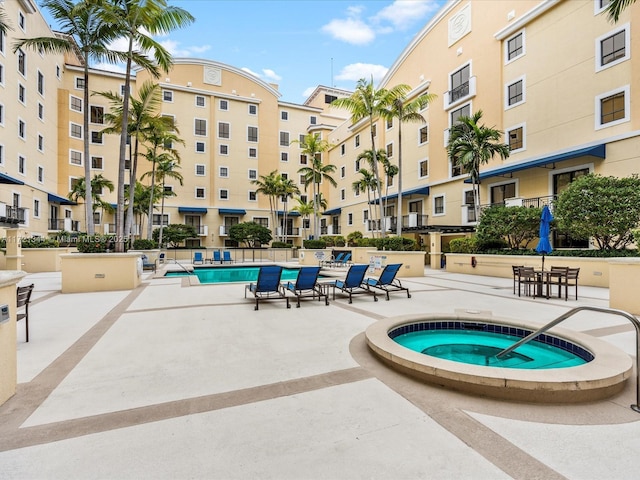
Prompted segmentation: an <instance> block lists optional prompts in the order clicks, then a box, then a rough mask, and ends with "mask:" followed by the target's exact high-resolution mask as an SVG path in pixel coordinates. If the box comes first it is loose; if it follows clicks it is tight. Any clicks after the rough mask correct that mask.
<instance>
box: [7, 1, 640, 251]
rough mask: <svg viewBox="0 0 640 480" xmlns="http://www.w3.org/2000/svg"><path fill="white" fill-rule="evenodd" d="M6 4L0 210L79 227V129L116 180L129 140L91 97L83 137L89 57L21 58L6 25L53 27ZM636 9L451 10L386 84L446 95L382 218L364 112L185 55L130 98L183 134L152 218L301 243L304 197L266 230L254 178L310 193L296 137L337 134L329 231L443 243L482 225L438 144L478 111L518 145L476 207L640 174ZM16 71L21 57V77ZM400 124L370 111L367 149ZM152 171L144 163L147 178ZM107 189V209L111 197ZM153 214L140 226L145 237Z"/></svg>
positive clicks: (53, 225)
mask: <svg viewBox="0 0 640 480" xmlns="http://www.w3.org/2000/svg"><path fill="white" fill-rule="evenodd" d="M5 10H6V12H7V16H8V18H9V19H10V20H11V21H12V22H13V23H15V24H19V22H20V21H21V18H23V17H24V25H25V29H24V31H20V30H19V29H16V30H14V31H10V32H8V35H7V36H6V37H4V38H3V43H2V50H1V51H0V64H1V65H2V71H3V72H4V75H3V79H2V81H3V87H4V88H2V89H0V104H2V106H3V108H2V112H3V118H2V122H0V133H1V134H2V137H0V147H1V148H2V150H1V153H2V156H1V157H0V181H1V182H2V184H0V214H1V213H2V211H1V210H2V209H3V208H4V209H5V212H6V210H7V209H8V210H9V212H10V213H12V212H13V210H12V209H15V208H19V212H20V215H23V218H21V219H20V223H19V227H20V229H21V230H23V231H24V235H29V236H32V235H38V236H47V235H51V234H54V233H56V232H59V231H61V230H64V231H80V232H82V231H84V229H85V226H84V212H83V208H82V205H74V204H73V203H74V202H70V201H68V200H67V195H68V193H69V191H70V190H71V189H72V187H73V182H74V181H76V179H77V178H81V177H82V176H83V175H84V162H85V161H86V159H84V158H82V139H83V135H85V134H88V135H90V138H91V158H90V159H89V161H90V162H91V166H92V171H93V174H98V173H100V174H102V175H103V176H104V177H106V178H108V179H110V180H112V181H113V182H114V183H115V182H116V180H117V171H118V155H117V152H118V144H119V138H118V136H117V135H106V134H105V135H102V134H100V130H102V129H103V128H104V127H105V126H106V125H105V124H104V118H103V115H104V113H106V112H108V111H109V103H108V102H107V101H106V99H104V98H103V97H100V96H98V95H93V96H92V97H91V100H90V105H89V108H90V111H91V124H90V129H89V130H90V131H89V132H87V133H85V132H82V112H83V109H84V108H86V106H85V105H83V104H82V103H83V102H82V83H81V79H82V68H81V66H80V65H79V64H78V62H74V61H73V60H72V59H67V61H66V62H65V61H64V59H63V58H61V57H56V56H51V55H40V54H39V53H38V52H33V51H27V52H23V53H22V54H23V55H25V56H26V64H25V65H26V67H25V66H24V65H23V67H21V66H20V65H21V60H20V58H19V56H18V55H19V52H18V54H14V53H13V52H12V49H11V48H10V44H11V43H12V37H14V38H16V37H17V38H19V37H21V36H43V35H49V34H50V33H51V32H50V31H49V29H48V27H47V25H46V23H45V22H44V20H43V18H42V16H41V14H40V13H39V12H38V10H37V7H36V6H35V4H34V2H31V1H30V0H18V1H16V2H5ZM638 18H640V4H637V3H636V4H633V5H631V6H630V7H629V8H628V9H627V10H626V11H625V12H623V14H622V16H621V18H620V20H619V22H618V23H616V24H612V23H611V22H609V21H608V20H607V18H606V14H605V13H603V5H602V1H601V0H542V1H541V0H521V1H518V2H504V1H501V0H483V1H481V2H480V1H458V0H452V1H450V2H448V3H447V4H445V5H444V6H443V8H442V9H441V10H440V11H439V12H438V13H437V14H436V15H435V16H434V17H433V19H432V20H431V21H430V22H429V23H428V24H427V25H425V26H424V28H423V29H422V30H421V31H420V32H419V33H418V34H417V35H416V37H415V38H414V39H413V40H412V41H411V42H410V43H409V44H408V45H407V47H406V48H405V50H404V51H403V52H402V53H401V54H400V56H399V57H398V59H397V60H396V62H395V63H394V64H393V65H392V66H391V68H390V69H389V71H388V73H387V75H386V77H385V78H384V79H383V80H382V82H381V83H380V85H379V87H383V88H391V87H393V86H395V85H397V84H401V83H402V84H407V85H408V86H409V87H410V89H411V90H410V92H409V94H408V98H409V99H411V98H415V97H417V96H418V95H422V94H425V93H430V94H434V95H436V98H435V100H433V101H432V102H431V103H430V104H429V106H428V107H427V108H425V109H424V110H423V111H422V112H421V114H422V115H423V117H424V119H425V122H424V123H421V122H419V123H403V124H402V125H401V131H402V170H401V173H400V175H401V176H402V205H401V207H402V208H401V210H400V216H398V210H397V205H396V202H397V198H398V183H399V182H398V176H396V177H394V178H392V179H384V181H383V186H382V195H383V197H385V201H384V203H385V209H384V212H383V218H382V220H381V221H378V216H379V215H378V206H377V205H376V204H375V203H374V204H372V203H371V197H370V195H369V194H368V192H366V191H362V190H361V189H357V188H354V186H353V184H354V182H357V181H358V180H359V179H360V174H359V173H358V170H359V169H360V168H362V167H364V168H369V167H368V165H367V164H366V162H365V161H364V160H359V159H358V156H359V155H361V154H363V153H364V152H365V151H367V150H369V149H371V147H372V145H371V134H370V129H369V125H368V122H367V121H364V120H363V121H360V122H358V123H356V124H352V122H351V121H350V120H349V117H350V115H349V113H348V112H346V111H344V110H340V109H336V108H335V107H332V106H331V101H333V100H334V99H335V98H339V97H344V96H348V95H349V94H350V92H347V91H344V90H340V89H336V88H332V87H325V86H319V87H318V88H317V89H316V90H315V91H314V92H313V93H312V95H311V96H310V97H309V98H308V100H307V101H306V102H305V103H304V104H295V103H289V102H286V101H284V100H283V99H281V96H280V93H279V92H278V87H277V85H273V84H268V83H265V82H263V81H262V80H260V79H258V78H257V77H255V76H253V75H250V74H248V73H247V72H245V71H243V70H241V69H238V68H236V67H233V66H230V65H225V64H222V63H218V62H215V61H212V60H201V59H183V58H177V59H175V61H174V65H173V68H172V69H171V71H170V72H168V73H166V74H163V75H162V76H161V77H160V78H158V79H153V78H152V77H150V76H149V74H148V73H147V72H146V71H142V70H140V71H137V72H136V78H135V82H134V86H133V88H132V93H133V96H134V97H135V96H136V95H137V93H138V90H139V88H140V86H141V85H142V84H143V83H144V82H145V81H148V80H152V81H154V82H156V83H158V84H159V85H160V88H161V92H162V103H161V107H160V113H161V114H162V115H167V116H171V117H172V118H173V119H174V121H175V123H176V126H177V130H178V132H179V137H180V138H182V139H183V140H184V145H178V144H176V145H174V147H175V148H176V149H177V150H178V151H179V153H180V164H179V168H178V170H177V171H179V173H180V174H181V176H182V184H180V182H178V181H177V180H175V179H171V178H167V179H166V180H165V189H170V190H171V191H172V192H173V193H174V194H175V196H172V197H167V198H166V200H165V207H164V211H163V212H161V211H160V208H159V205H158V208H157V209H156V210H155V211H154V215H153V216H152V218H151V219H150V221H151V222H152V225H153V228H157V227H158V226H159V225H160V223H161V222H163V223H165V224H173V223H179V224H190V225H193V226H194V227H196V231H197V232H198V237H197V238H195V239H193V240H192V241H190V242H189V244H190V245H192V246H197V245H200V246H208V247H224V246H234V244H233V242H231V241H230V239H229V237H228V229H229V227H230V226H232V225H234V224H236V223H239V222H245V221H256V222H258V223H261V224H263V225H265V226H268V227H269V228H271V229H272V230H275V231H276V232H277V234H278V236H277V239H279V240H280V239H284V238H285V235H286V239H287V240H288V241H293V243H294V244H295V245H301V244H302V240H303V238H305V237H307V236H309V234H310V233H311V231H310V229H309V228H308V227H309V222H308V219H307V220H305V219H303V218H301V217H300V216H297V215H295V213H294V214H293V215H288V216H287V221H286V224H285V223H284V215H282V213H283V212H284V211H287V212H291V211H292V208H293V207H294V206H295V205H297V201H296V200H295V199H289V201H288V202H287V203H286V204H284V203H282V202H280V203H279V206H278V211H279V215H278V219H277V221H276V225H273V219H272V218H271V217H270V209H269V201H268V199H267V198H266V197H265V196H263V195H260V194H257V193H256V191H255V190H256V188H257V187H256V185H255V184H254V183H252V182H253V180H257V179H258V180H259V179H260V177H261V176H264V175H268V174H269V173H270V172H272V171H277V172H279V173H280V174H282V175H283V176H286V177H287V178H289V179H292V180H293V181H294V182H296V183H297V184H298V185H299V188H300V190H301V195H302V196H303V200H311V197H312V195H311V188H310V187H309V190H308V191H305V189H304V187H303V186H302V179H301V178H300V174H299V172H298V170H299V169H300V168H301V167H304V166H306V165H307V162H308V159H306V158H305V157H304V156H303V155H301V147H300V144H299V141H300V140H301V139H302V138H303V137H304V135H306V134H308V133H317V134H319V135H321V137H322V139H324V140H327V141H328V142H329V143H330V144H331V145H332V147H331V149H330V150H329V151H328V152H327V153H325V154H323V161H324V162H325V163H330V164H333V165H335V167H336V170H335V173H334V174H333V177H334V179H335V180H336V182H337V184H338V185H337V187H336V188H333V187H331V186H330V185H329V184H328V182H323V183H322V185H321V190H322V194H323V196H324V198H326V199H327V202H328V208H327V211H326V212H325V214H324V215H323V216H322V217H321V231H320V233H321V235H337V234H339V235H342V236H345V237H346V236H347V235H348V234H349V233H352V232H355V231H360V232H362V233H363V234H364V236H369V237H371V236H377V235H379V234H380V230H381V229H384V230H385V231H386V232H387V233H388V234H395V231H396V225H397V224H398V222H401V225H402V233H403V235H406V236H410V237H412V238H415V239H417V240H418V241H420V243H421V244H424V245H425V246H427V245H429V235H433V234H437V235H442V236H443V238H444V241H445V243H446V241H447V239H448V238H452V237H455V236H460V235H465V234H468V233H469V232H472V231H473V230H474V227H475V225H476V221H475V218H474V211H473V208H472V205H473V196H472V186H471V184H470V183H468V176H467V175H466V174H464V173H462V172H460V171H457V170H456V169H455V168H454V167H453V166H452V165H451V162H450V161H449V159H448V157H447V152H446V144H447V139H448V132H449V129H450V127H451V126H452V125H453V124H454V123H455V122H456V120H457V118H458V117H459V116H461V115H471V114H473V113H474V112H476V111H478V110H482V112H483V117H482V123H484V124H486V125H487V126H491V127H495V128H497V129H499V130H501V131H503V132H504V142H505V143H507V144H508V145H509V146H510V149H511V154H510V156H509V158H508V159H506V160H504V161H503V160H501V159H499V158H494V159H492V160H491V161H490V162H489V163H488V164H486V165H483V166H482V167H481V171H480V179H481V185H480V203H481V204H483V205H486V204H494V203H505V204H507V205H532V206H541V205H544V204H548V203H550V202H551V201H552V200H553V198H554V196H556V195H557V194H558V193H560V192H561V191H562V189H563V188H565V187H566V185H567V184H568V183H569V182H571V181H572V180H573V179H575V178H576V177H578V176H580V175H583V174H584V173H589V172H593V173H598V174H602V175H615V176H628V175H631V174H633V173H638V172H639V171H640V168H639V161H638V160H639V159H638V153H637V152H638V151H639V148H638V147H640V120H639V117H640V111H639V109H640V107H639V106H638V104H637V103H638V102H633V101H632V98H634V97H635V96H637V94H636V92H637V91H638V88H640V85H639V82H640V77H639V76H638V75H635V76H634V75H633V72H634V71H638V66H637V63H638V61H637V60H634V56H633V53H634V52H636V51H638V49H639V48H640V45H638V42H640V40H639V39H640V32H638V29H639V28H640V21H639V20H637V19H638ZM634 30H635V31H634ZM636 56H637V55H636ZM23 64H24V62H23ZM634 64H636V67H635V68H634V66H633V65H634ZM20 68H26V69H25V73H24V74H23V73H21V72H20ZM16 70H17V72H18V73H17V74H15V73H14V71H16ZM79 80H80V83H79ZM20 85H22V86H23V87H24V89H25V92H26V94H25V96H24V97H20V92H21V91H22V90H21V87H20ZM89 85H90V88H91V90H92V91H113V92H121V91H122V88H123V86H124V76H123V75H121V74H116V73H111V72H104V71H99V70H91V77H90V83H89ZM40 90H42V92H40ZM39 115H43V118H40V117H39ZM21 122H22V123H21ZM22 124H24V125H23V127H21V125H22ZM78 127H80V128H78ZM21 129H22V130H21ZM399 130H400V125H398V121H397V119H395V120H393V121H391V122H387V121H382V120H378V121H377V122H376V127H375V137H374V141H375V148H376V149H381V148H382V149H385V150H386V151H387V154H388V157H389V160H390V162H391V163H392V164H395V165H397V164H398V161H399V158H398V156H399V150H400V148H399V144H398V142H399ZM15 132H18V135H17V138H18V140H16V135H15ZM21 132H23V134H24V138H22V137H21V136H20V135H21ZM41 137H42V139H41ZM21 158H22V159H23V160H21ZM150 169H151V165H150V163H149V162H148V161H147V160H145V159H144V158H142V157H140V158H139V160H138V178H139V177H140V175H141V174H142V173H144V172H147V171H149V170H150ZM143 182H148V179H147V180H143ZM102 193H103V198H104V199H105V200H106V201H108V202H110V203H112V204H114V205H115V202H116V196H115V192H113V193H110V192H108V191H104V192H102ZM94 218H95V220H96V223H97V225H96V231H97V232H104V233H114V230H115V228H114V225H113V222H114V215H113V213H110V212H108V211H102V210H97V211H96V213H95V215H94ZM146 221H147V220H146V218H145V219H144V221H143V223H142V225H139V226H137V227H136V228H137V230H136V229H134V233H136V234H137V235H139V236H141V237H142V238H144V237H145V234H146ZM554 246H555V247H556V248H558V247H563V246H582V247H586V246H588V244H575V243H573V241H572V240H571V239H569V238H567V237H565V236H562V235H561V234H559V235H556V237H555V238H554Z"/></svg>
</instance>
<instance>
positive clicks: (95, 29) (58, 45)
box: [13, 0, 144, 235]
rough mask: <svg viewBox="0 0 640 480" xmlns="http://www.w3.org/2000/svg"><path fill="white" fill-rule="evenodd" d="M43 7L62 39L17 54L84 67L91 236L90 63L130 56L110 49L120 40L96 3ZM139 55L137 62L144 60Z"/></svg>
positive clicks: (25, 43) (33, 43)
mask: <svg viewBox="0 0 640 480" xmlns="http://www.w3.org/2000/svg"><path fill="white" fill-rule="evenodd" d="M41 6H42V7H44V8H45V9H47V10H48V11H49V15H51V17H52V18H53V19H54V20H55V21H56V23H57V24H58V25H59V28H60V35H55V36H53V37H36V38H21V39H18V40H17V41H16V42H15V43H14V45H13V51H14V53H15V52H16V51H17V50H18V49H19V48H23V47H26V48H33V49H38V50H42V51H44V52H46V53H61V54H73V55H77V56H79V57H80V58H79V60H80V62H81V63H82V65H83V67H84V87H83V90H84V103H83V127H82V128H83V134H84V154H83V155H84V178H85V185H87V190H88V192H87V198H86V203H85V221H86V225H87V233H88V234H89V235H93V234H94V232H95V226H94V223H93V207H92V205H91V203H92V199H93V195H91V162H90V158H91V157H90V156H89V145H90V143H89V115H90V109H89V63H90V62H92V61H96V62H101V61H107V62H110V63H116V62H118V61H123V60H124V59H125V58H126V56H125V55H124V54H123V53H122V52H117V51H114V50H111V49H109V47H108V45H109V43H111V42H112V41H113V40H115V39H116V38H117V34H116V33H115V32H114V29H113V28H112V26H111V25H110V24H109V23H108V22H105V21H104V19H102V18H101V15H100V14H101V8H100V4H99V2H98V1H96V0H85V1H80V2H78V1H77V0H43V1H42V2H41ZM139 57H140V56H139V55H137V54H136V55H135V58H136V62H137V61H142V62H143V63H142V64H141V65H143V66H144V59H141V58H139Z"/></svg>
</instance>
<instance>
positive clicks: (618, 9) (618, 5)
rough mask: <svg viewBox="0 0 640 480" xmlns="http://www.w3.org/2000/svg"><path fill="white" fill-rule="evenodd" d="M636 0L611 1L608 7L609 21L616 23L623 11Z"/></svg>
mask: <svg viewBox="0 0 640 480" xmlns="http://www.w3.org/2000/svg"><path fill="white" fill-rule="evenodd" d="M635 2H636V0H611V1H610V2H609V5H608V6H607V10H606V11H607V17H608V18H609V20H611V21H613V22H614V23H616V22H617V21H618V19H619V18H620V14H621V13H622V11H623V10H626V9H627V8H629V7H630V6H631V4H633V3H635Z"/></svg>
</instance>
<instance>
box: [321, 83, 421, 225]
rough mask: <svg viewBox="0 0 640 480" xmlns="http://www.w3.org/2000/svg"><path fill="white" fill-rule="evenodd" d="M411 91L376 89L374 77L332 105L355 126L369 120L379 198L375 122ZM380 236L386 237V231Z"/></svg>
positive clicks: (398, 86)
mask: <svg viewBox="0 0 640 480" xmlns="http://www.w3.org/2000/svg"><path fill="white" fill-rule="evenodd" d="M409 90H411V87H409V85H405V84H400V85H396V86H395V87H392V88H390V89H385V88H379V89H376V88H375V86H374V85H373V76H372V77H371V80H370V81H367V80H365V79H364V78H361V79H360V80H358V83H357V85H356V89H355V91H354V92H353V94H352V95H351V96H350V97H343V98H338V99H337V100H334V101H333V102H332V105H334V106H336V107H339V108H345V109H347V110H348V111H350V112H351V123H353V124H355V123H357V122H359V121H360V120H363V119H367V120H368V122H369V132H370V134H371V151H372V152H373V157H374V158H373V174H374V175H375V176H376V180H377V181H378V198H382V189H381V186H380V174H379V172H378V164H377V161H376V155H377V151H376V143H375V129H374V125H375V124H374V122H375V121H376V120H377V118H378V117H381V116H382V114H383V113H384V112H385V110H386V109H387V108H389V106H390V105H391V104H392V103H393V101H394V100H395V99H396V98H401V97H403V96H404V95H406V94H407V92H409ZM379 212H380V219H381V220H382V217H383V216H384V215H383V207H382V202H380V209H379ZM380 234H381V235H382V236H383V237H384V236H385V232H384V229H381V232H380Z"/></svg>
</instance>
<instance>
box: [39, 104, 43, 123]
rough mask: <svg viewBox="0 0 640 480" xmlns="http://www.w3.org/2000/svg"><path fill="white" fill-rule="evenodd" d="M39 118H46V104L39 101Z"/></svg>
mask: <svg viewBox="0 0 640 480" xmlns="http://www.w3.org/2000/svg"><path fill="white" fill-rule="evenodd" d="M38 118H39V119H40V120H44V105H43V104H41V103H38Z"/></svg>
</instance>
